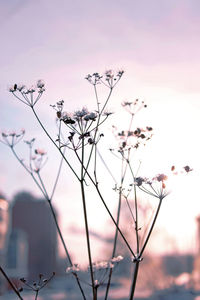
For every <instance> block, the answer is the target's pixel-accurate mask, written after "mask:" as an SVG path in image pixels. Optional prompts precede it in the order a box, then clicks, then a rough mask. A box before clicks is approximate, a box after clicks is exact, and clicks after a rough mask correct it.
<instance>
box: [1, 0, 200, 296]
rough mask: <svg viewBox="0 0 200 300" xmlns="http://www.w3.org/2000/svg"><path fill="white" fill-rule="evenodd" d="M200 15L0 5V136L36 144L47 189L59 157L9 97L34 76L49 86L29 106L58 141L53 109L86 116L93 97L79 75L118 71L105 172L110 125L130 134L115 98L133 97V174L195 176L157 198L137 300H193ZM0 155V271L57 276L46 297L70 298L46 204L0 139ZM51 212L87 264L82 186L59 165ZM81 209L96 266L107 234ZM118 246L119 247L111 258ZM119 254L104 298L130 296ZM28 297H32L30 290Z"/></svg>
mask: <svg viewBox="0 0 200 300" xmlns="http://www.w3.org/2000/svg"><path fill="white" fill-rule="evenodd" d="M199 15H200V3H199V1H198V0H168V1H165V0H163V1H158V0H150V1H148V2H147V1H144V0H141V1H135V0H133V1H131V0H123V1H122V0H118V1H113V0H111V1H109V2H108V1H104V0H102V1H96V2H94V1H92V0H91V1H90V0H85V1H81V0H77V1H73V3H72V2H71V1H64V0H57V1H47V0H36V1H32V0H30V1H25V0H12V1H7V2H5V1H3V0H0V25H1V26H0V36H1V56H0V66H1V74H0V106H1V118H0V128H1V130H2V131H6V132H11V131H12V130H16V131H20V130H21V129H22V128H24V129H25V130H26V135H25V139H26V140H29V139H31V138H33V137H36V145H37V146H38V147H39V148H42V149H45V150H46V151H47V152H48V163H47V164H46V166H45V168H44V169H43V170H42V175H43V178H44V180H45V185H46V187H47V190H48V191H49V192H50V191H51V189H52V186H53V183H54V180H55V176H56V175H55V174H56V172H57V171H56V170H57V169H58V166H59V162H60V158H59V155H58V153H57V152H56V151H55V149H54V147H53V146H52V145H51V144H50V142H49V141H48V139H47V138H46V136H45V134H44V133H43V132H42V131H41V129H40V127H39V125H38V123H37V122H36V120H35V118H34V116H33V115H32V113H31V110H30V109H29V108H28V107H26V106H25V105H23V104H22V103H20V102H19V101H17V99H15V98H14V97H13V96H12V95H11V94H10V93H9V92H8V87H9V86H10V85H12V84H14V83H24V84H26V85H27V86H31V85H32V84H35V82H36V81H37V80H38V79H43V80H45V83H46V91H45V93H44V95H43V96H42V98H41V99H40V102H39V103H38V104H37V106H36V110H37V112H38V115H39V116H40V117H41V119H42V121H43V123H44V125H45V126H46V127H47V128H48V130H49V132H50V133H51V135H52V137H55V138H56V133H57V127H56V123H55V111H53V109H52V108H51V107H50V105H51V104H55V103H56V102H57V101H59V100H62V99H64V100H65V110H67V111H68V112H72V111H74V110H76V109H81V108H82V107H83V106H87V107H88V108H90V109H94V108H95V95H94V93H93V90H92V87H91V86H90V85H89V84H88V82H87V81H86V80H85V79H84V78H85V76H86V75H87V74H88V73H93V72H99V73H103V72H104V71H105V70H108V69H114V70H119V69H123V70H125V74H124V75H123V77H122V79H121V81H120V82H119V84H118V85H117V86H116V88H115V90H114V92H113V95H112V99H111V101H110V103H109V109H110V110H112V111H113V112H115V113H114V114H113V115H112V116H111V118H109V120H108V122H107V123H106V124H104V127H102V131H103V132H104V139H103V140H102V142H101V143H100V144H99V151H100V153H101V154H102V156H103V157H104V159H105V161H106V162H107V163H108V162H109V163H110V162H111V164H110V167H111V169H112V170H114V172H116V170H115V168H116V162H115V159H114V158H113V157H112V156H111V154H110V152H109V150H108V149H109V148H110V147H112V145H113V142H114V139H113V137H112V136H113V135H112V125H115V126H117V127H118V128H119V130H122V129H124V128H127V125H128V121H127V114H126V112H124V110H123V109H122V107H121V102H123V101H134V100H135V99H136V98H139V99H141V101H145V103H146V104H147V109H145V110H144V111H140V112H139V113H138V114H137V115H136V117H135V119H134V126H135V127H137V126H152V127H153V129H154V136H153V138H152V140H151V141H150V142H149V144H148V145H147V146H145V147H143V148H141V150H140V149H139V151H138V153H137V155H136V161H137V162H138V161H142V164H141V167H140V175H141V176H154V175H155V174H158V173H167V174H168V173H169V171H170V168H171V166H172V165H175V166H176V169H177V170H181V168H183V167H184V166H186V165H189V166H190V167H191V168H192V169H193V171H192V172H190V173H189V174H182V172H181V171H180V172H179V173H180V174H179V175H178V176H175V177H170V176H169V182H168V187H167V188H168V189H169V191H170V195H169V196H168V197H167V198H166V199H165V201H164V202H163V207H162V210H161V213H160V215H159V219H158V223H157V226H156V228H155V231H154V234H153V236H152V239H151V241H150V244H149V246H148V248H147V252H146V259H145V260H144V262H143V268H141V272H140V276H139V283H138V290H137V293H138V294H137V296H138V298H139V297H140V298H141V297H143V298H144V297H148V299H150V295H151V294H153V296H152V297H153V299H157V298H156V297H160V295H162V293H164V294H163V295H164V296H166V295H172V296H171V297H172V299H179V298H178V297H181V299H184V298H183V297H187V298H186V299H196V300H197V299H198V297H199V295H198V289H199V270H200V269H199V259H200V258H199V257H200V256H199V255H200V249H199V239H200V229H199V226H200V225H199V215H200V205H199V189H198V187H199V178H200V160H199V153H200V144H199V114H200V101H199V96H200V85H199V66H200V57H199V52H200V51H199V50H200V49H199V48H200V39H199V36H200V35H199V31H200V18H199ZM99 93H100V95H101V97H102V99H105V95H106V91H105V90H102V89H101V88H100V90H99ZM102 101H103V100H102ZM0 149H1V160H0V168H1V173H0V183H1V186H0V190H1V200H0V223H1V226H0V259H1V265H2V266H4V267H5V270H6V272H7V274H8V275H9V276H10V278H12V280H13V282H15V283H16V285H18V284H19V278H21V277H26V278H28V279H29V280H30V281H33V280H36V278H37V276H38V274H39V273H44V275H45V276H50V275H51V273H52V272H53V271H55V272H56V273H57V279H55V280H54V281H52V283H51V284H49V289H51V293H49V292H48V296H47V297H48V299H50V298H49V297H50V296H49V295H50V294H52V295H53V296H52V299H66V297H67V296H66V295H67V294H69V293H70V295H72V294H73V292H72V291H73V290H74V289H73V287H74V282H73V280H71V279H69V277H67V281H66V275H65V269H66V266H67V264H66V261H65V258H64V251H63V249H62V246H61V244H60V241H59V239H58V236H57V234H56V231H55V228H54V225H53V222H52V218H51V215H50V212H49V209H48V207H47V206H46V203H45V201H44V199H42V196H41V194H40V192H39V190H38V189H37V187H36V186H35V185H34V183H33V182H32V179H31V178H30V177H29V176H28V174H26V172H25V170H24V169H23V168H21V167H20V165H19V163H18V162H17V161H16V160H15V158H14V157H13V156H12V153H11V152H10V151H9V148H8V147H6V146H5V145H3V144H1V145H0ZM16 150H17V152H18V154H19V156H20V158H22V159H24V160H25V161H26V160H27V157H28V152H27V147H25V145H24V143H23V142H22V143H20V144H18V145H17V147H16ZM68 155H69V157H71V154H70V153H69V154H68ZM72 159H73V158H72ZM74 163H75V162H74ZM75 164H76V163H75ZM106 172H107V171H106V168H105V167H104V166H103V165H102V166H101V167H100V168H99V178H100V184H101V185H102V189H103V191H104V192H105V193H106V199H107V203H108V205H109V207H110V209H111V210H112V212H113V213H116V209H117V200H116V198H117V196H116V193H114V191H113V187H114V182H113V181H112V178H110V177H109V174H107V175H108V178H109V179H106V178H107V177H105V174H106ZM116 174H117V173H116ZM141 201H142V198H141ZM153 201H154V200H153ZM153 201H152V200H149V203H150V204H149V205H150V207H154V205H155V203H154V202H153ZM152 202H153V203H152ZM145 203H146V202H145ZM53 205H54V207H55V209H56V212H57V217H58V220H59V224H60V226H61V229H62V232H63V234H64V237H65V239H66V242H67V244H68V245H70V251H71V253H72V255H73V260H74V261H75V262H77V263H80V264H82V265H83V266H86V265H87V259H86V257H87V252H86V242H85V236H84V234H83V232H84V221H83V215H82V209H81V200H80V193H79V187H78V185H77V184H76V183H75V181H74V178H73V175H72V173H71V172H70V170H69V169H67V167H66V166H63V169H62V173H61V180H60V182H59V184H58V187H57V190H56V193H55V196H54V199H53ZM88 214H89V224H90V228H91V239H92V249H93V259H94V260H104V259H108V258H109V257H110V253H111V242H112V240H113V235H114V228H113V227H112V224H111V222H110V219H109V217H108V215H107V214H106V212H105V210H104V208H103V206H102V205H101V203H100V202H99V199H97V198H96V197H95V196H94V193H93V192H90V193H89V195H88ZM121 222H122V228H123V230H124V231H126V234H127V236H131V232H132V231H131V221H130V222H128V224H127V218H126V211H124V214H123V215H122V219H121ZM146 223H148V221H146ZM33 224H34V225H33ZM123 249H124V248H123V247H120V245H119V249H118V253H119V254H120V253H121V252H122V250H123ZM123 255H124V256H125V257H126V259H124V261H123V262H122V263H121V264H120V265H119V267H118V269H117V270H116V273H115V274H116V275H115V276H116V278H117V279H116V282H118V285H117V287H113V291H112V297H113V299H117V298H118V299H123V298H124V299H127V291H128V288H127V287H129V284H130V282H129V277H130V276H129V274H130V272H131V271H130V268H131V267H132V266H131V263H130V256H129V255H128V253H123ZM155 270H156V272H155ZM152 274H153V275H154V276H152ZM70 289H71V290H70ZM115 290H116V292H115ZM119 290H120V291H121V293H119ZM69 291H71V292H69ZM191 291H192V293H193V294H192V293H191ZM43 293H44V296H43V297H45V291H44V292H43ZM154 293H155V294H154ZM159 293H160V294H159ZM173 293H175V295H176V296H174V294H173ZM1 294H2V296H0V297H2V299H15V298H16V297H15V296H13V298H12V294H13V293H12V291H9V286H8V285H7V283H6V282H5V281H4V280H3V278H1ZM164 296H163V297H164ZM9 297H10V298H9ZM27 297H28V298H27V299H32V298H31V296H30V295H29V294H28V296H27ZM56 297H57V298H56ZM71 297H72V296H71ZM74 297H75V299H77V297H76V295H75V296H74ZM175 297H176V298H175ZM33 299H34V298H33ZM69 299H72V298H69ZM166 299H167V298H166Z"/></svg>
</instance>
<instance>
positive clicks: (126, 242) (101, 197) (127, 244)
mask: <svg viewBox="0 0 200 300" xmlns="http://www.w3.org/2000/svg"><path fill="white" fill-rule="evenodd" d="M95 188H96V191H97V193H98V195H99V197H100V199H101V201H102V203H103V205H104V207H105V208H106V210H107V212H108V214H109V216H110V217H111V219H112V221H113V223H114V224H115V226H116V228H117V229H118V231H119V233H120V235H121V237H122V239H123V240H124V242H125V244H126V246H127V247H128V249H129V251H130V252H131V254H132V255H133V257H134V258H136V256H135V253H134V252H133V250H132V249H131V247H130V245H129V243H128V241H127V240H126V238H125V236H124V234H123V233H122V231H121V229H120V228H119V226H118V225H117V223H116V221H115V219H114V218H113V216H112V214H111V212H110V210H109V208H108V206H107V205H106V203H105V201H104V199H103V196H102V195H101V192H100V190H99V188H98V185H95Z"/></svg>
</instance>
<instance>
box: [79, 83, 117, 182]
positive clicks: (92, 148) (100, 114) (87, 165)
mask: <svg viewBox="0 0 200 300" xmlns="http://www.w3.org/2000/svg"><path fill="white" fill-rule="evenodd" d="M111 94H112V88H110V92H109V94H108V97H107V99H106V101H105V103H104V105H103V108H102V110H101V111H99V107H98V112H99V115H98V119H97V125H96V128H95V132H94V138H93V139H94V143H95V141H96V136H97V132H98V129H99V125H100V121H101V116H102V113H103V111H104V109H105V107H106V105H107V103H108V101H109V99H110V97H111ZM95 95H96V97H97V103H98V96H97V91H96V89H95ZM93 150H94V144H92V147H91V150H90V154H89V158H88V161H87V164H86V167H85V174H86V171H87V170H88V167H89V164H90V160H91V157H92V153H93ZM85 174H84V177H85Z"/></svg>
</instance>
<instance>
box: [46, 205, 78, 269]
mask: <svg viewBox="0 0 200 300" xmlns="http://www.w3.org/2000/svg"><path fill="white" fill-rule="evenodd" d="M47 202H48V204H49V206H50V209H51V213H52V216H53V219H54V222H55V225H56V228H57V231H58V234H59V236H60V239H61V242H62V244H63V247H64V249H65V253H66V255H67V258H68V260H69V263H70V266H72V265H73V264H72V260H71V257H70V255H69V252H68V250H67V246H66V244H65V241H64V239H63V236H62V233H61V230H60V227H59V225H58V221H57V218H56V214H55V211H54V208H53V206H52V204H51V201H50V200H48V201H47Z"/></svg>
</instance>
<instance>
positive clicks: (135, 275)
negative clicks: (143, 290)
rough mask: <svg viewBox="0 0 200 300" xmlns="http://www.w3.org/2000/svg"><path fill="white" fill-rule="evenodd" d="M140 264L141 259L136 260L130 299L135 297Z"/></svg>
mask: <svg viewBox="0 0 200 300" xmlns="http://www.w3.org/2000/svg"><path fill="white" fill-rule="evenodd" d="M139 265H140V261H136V263H135V269H134V273H133V281H132V286H131V292H130V298H129V300H132V299H133V297H134V293H135V287H136V282H137V276H138V271H139Z"/></svg>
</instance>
